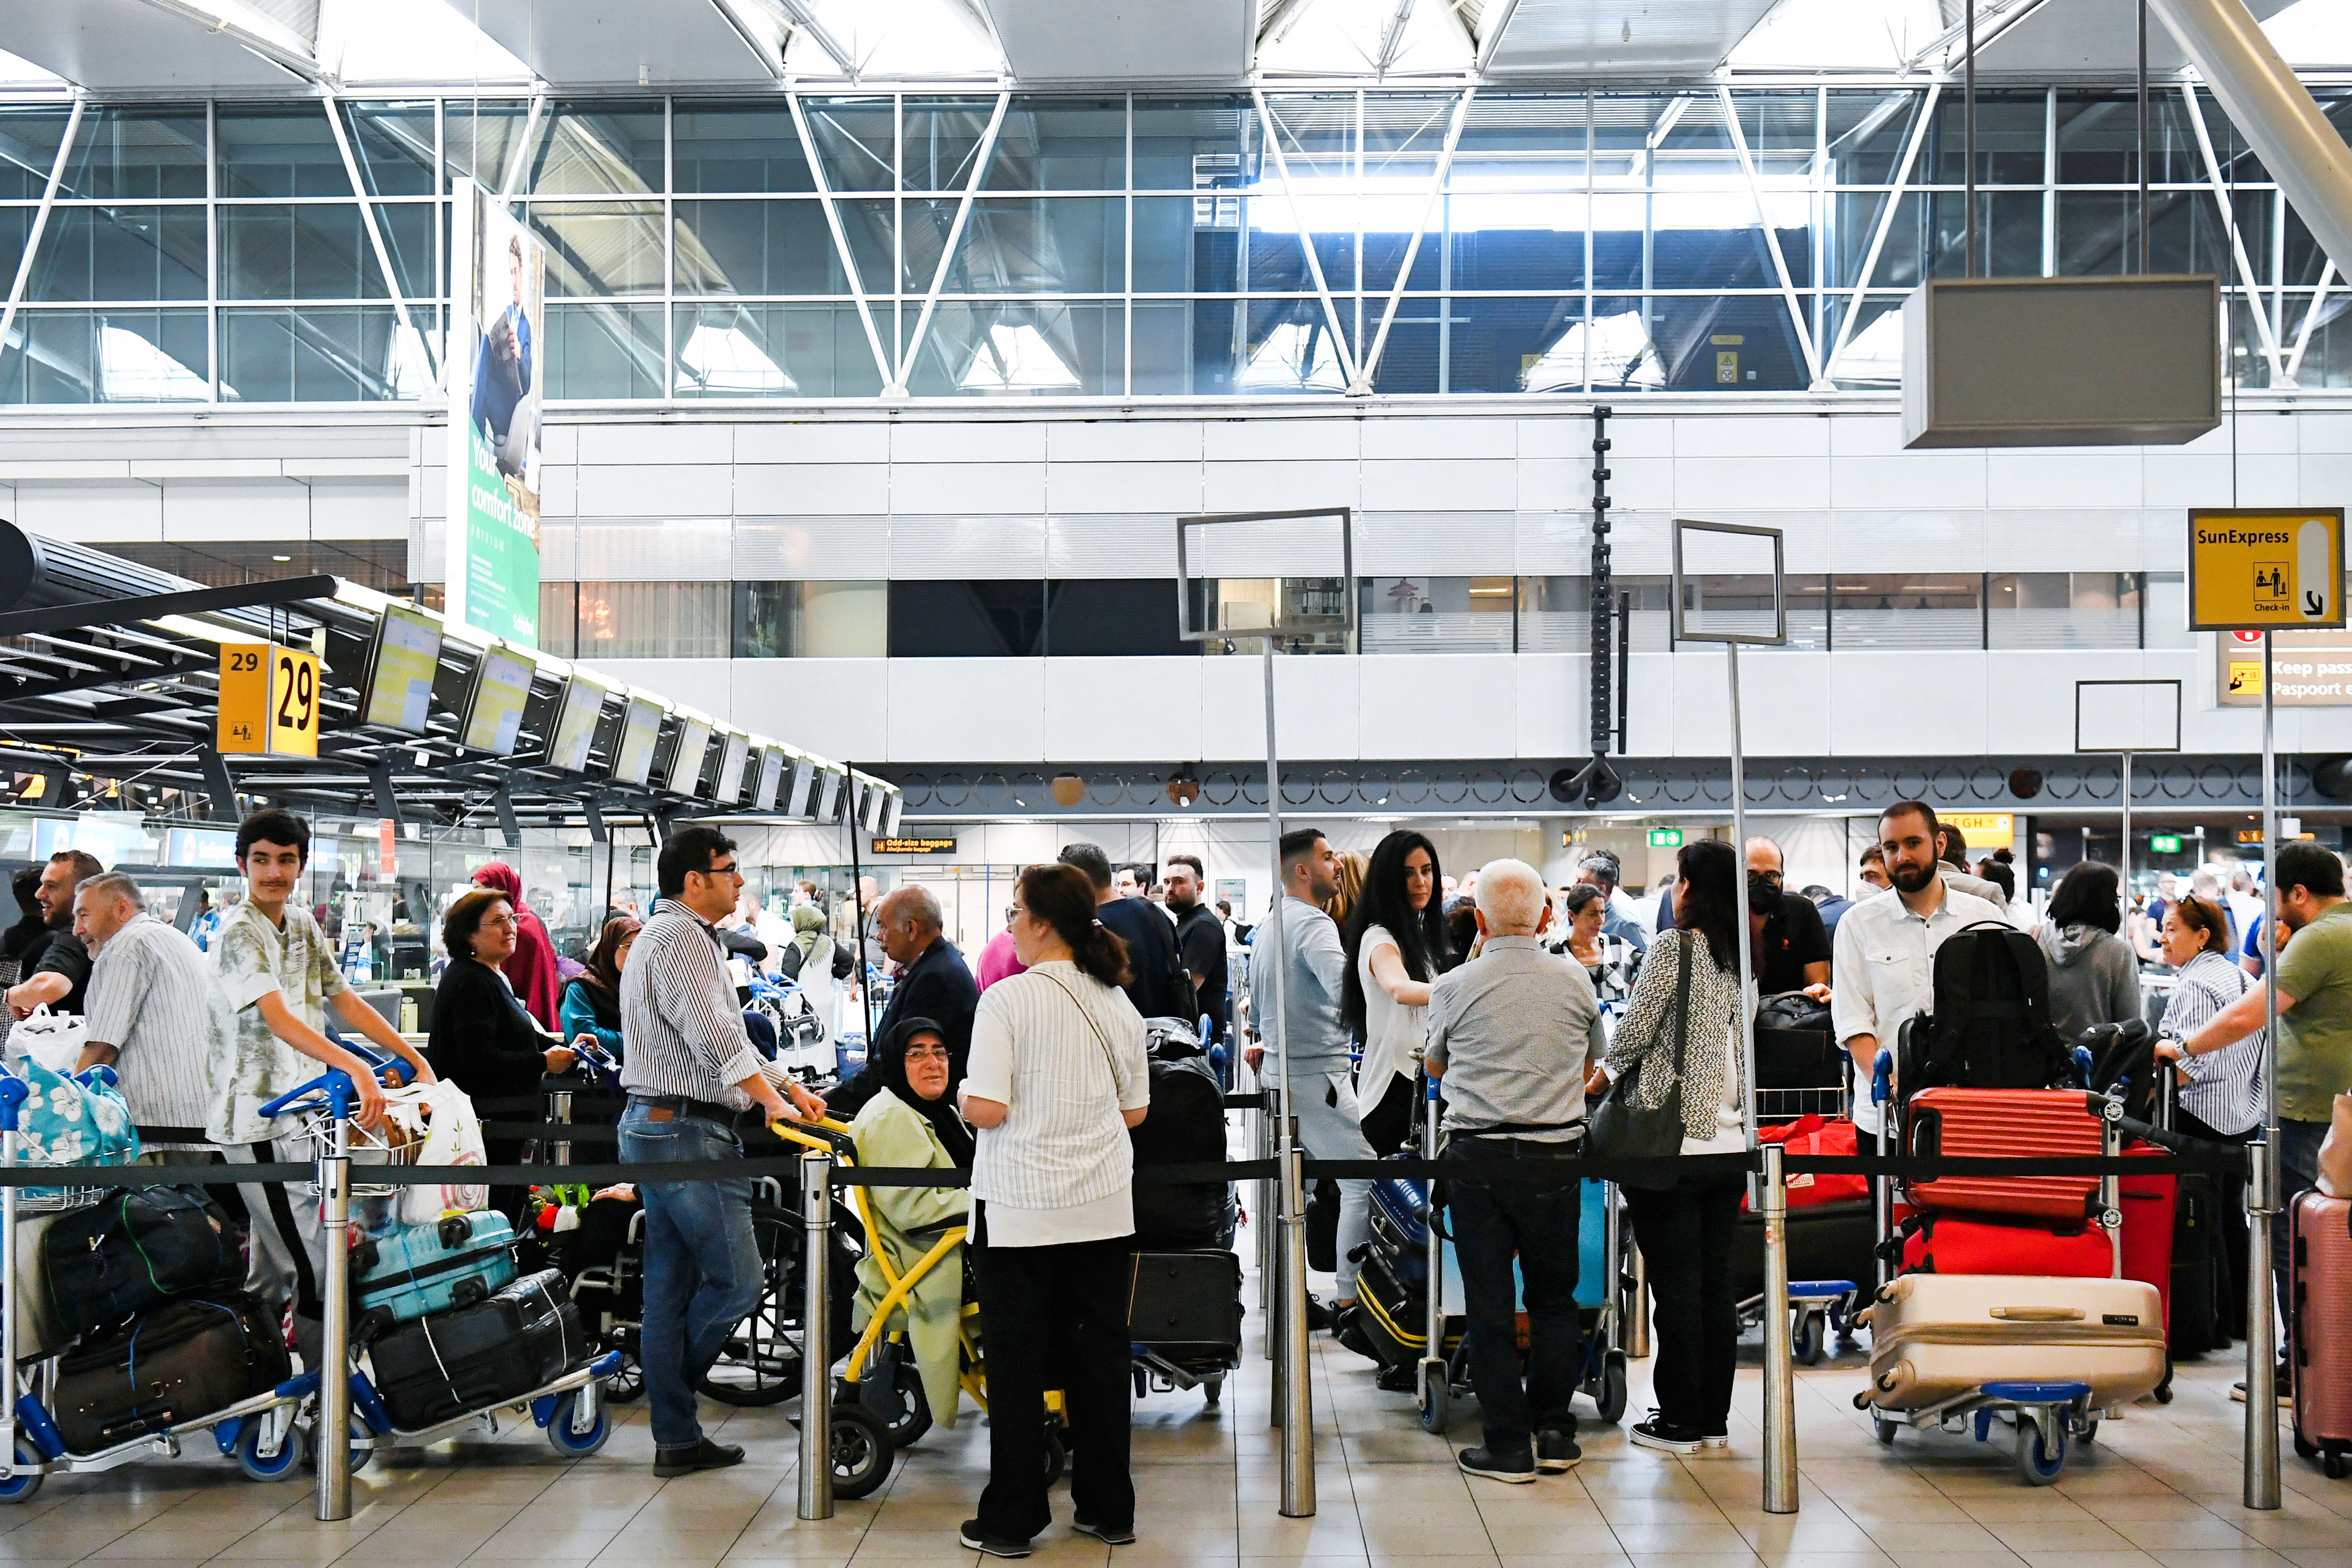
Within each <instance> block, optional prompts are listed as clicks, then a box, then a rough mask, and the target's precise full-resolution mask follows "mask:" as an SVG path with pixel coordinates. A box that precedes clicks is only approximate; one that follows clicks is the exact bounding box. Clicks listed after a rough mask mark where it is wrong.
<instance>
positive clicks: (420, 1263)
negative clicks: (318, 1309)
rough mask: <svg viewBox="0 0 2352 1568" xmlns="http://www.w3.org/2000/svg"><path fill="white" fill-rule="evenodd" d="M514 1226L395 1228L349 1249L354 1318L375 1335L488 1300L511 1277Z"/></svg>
mask: <svg viewBox="0 0 2352 1568" xmlns="http://www.w3.org/2000/svg"><path fill="white" fill-rule="evenodd" d="M514 1245H515V1234H514V1227H513V1226H511V1225H509V1224H508V1223H507V1217H506V1215H501V1214H493V1213H491V1212H489V1211H488V1210H483V1211H481V1212H479V1213H476V1214H453V1215H442V1216H441V1217H440V1218H439V1219H437V1220H436V1221H434V1222H433V1223H432V1224H431V1225H401V1226H393V1227H392V1228H391V1229H389V1230H387V1231H385V1232H384V1233H383V1235H381V1236H371V1237H367V1238H366V1239H365V1240H364V1241H362V1242H361V1243H360V1244H359V1245H358V1246H357V1247H353V1248H352V1321H353V1323H354V1324H355V1325H356V1326H357V1329H358V1331H359V1332H360V1334H361V1335H362V1337H366V1338H373V1337H374V1336H375V1335H377V1334H380V1333H382V1332H383V1331H384V1330H386V1329H388V1328H391V1327H392V1326H393V1325H394V1324H395V1323H405V1322H409V1321H414V1320H415V1319H417V1318H422V1317H425V1315H427V1314H428V1313H432V1312H442V1311H446V1310H449V1309H450V1308H452V1307H470V1306H473V1305H474V1304H475V1303H477V1302H479V1301H487V1300H489V1299H490V1297H492V1296H493V1295H495V1294H497V1293H498V1291H499V1289H501V1288H502V1287H504V1286H505V1285H506V1284H507V1283H508V1282H509V1281H510V1280H512V1279H514V1277H515V1260H514Z"/></svg>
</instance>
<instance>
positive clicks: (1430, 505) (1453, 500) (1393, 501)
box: [1363, 457, 1519, 511]
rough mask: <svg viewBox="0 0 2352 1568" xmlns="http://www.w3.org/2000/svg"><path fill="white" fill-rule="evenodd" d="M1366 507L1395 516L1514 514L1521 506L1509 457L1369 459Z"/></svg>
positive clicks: (1515, 474)
mask: <svg viewBox="0 0 2352 1568" xmlns="http://www.w3.org/2000/svg"><path fill="white" fill-rule="evenodd" d="M1363 485H1364V489H1363V495H1364V506H1365V508H1366V510H1390V511H1509V510H1513V509H1514V508H1516V507H1517V505H1518V504H1519V476H1518V471H1517V464H1516V463H1514V462H1512V461H1511V460H1510V459H1509V458H1408V459H1403V460H1398V461H1391V460H1389V459H1388V458H1385V457H1383V458H1365V459H1364V477H1363Z"/></svg>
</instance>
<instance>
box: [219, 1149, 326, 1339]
mask: <svg viewBox="0 0 2352 1568" xmlns="http://www.w3.org/2000/svg"><path fill="white" fill-rule="evenodd" d="M220 1152H221V1158H222V1159H224V1160H226V1162H227V1163H230V1164H232V1165H261V1164H268V1163H277V1162H286V1163H295V1164H303V1163H309V1162H310V1159H311V1157H312V1149H311V1146H310V1141H309V1140H307V1139H301V1138H279V1139H278V1140H276V1141H274V1142H268V1143H237V1144H227V1143H225V1144H222V1145H221V1146H220ZM236 1192H237V1196H239V1197H241V1198H243V1199H244V1200H245V1212H246V1214H247V1215H249V1216H250V1218H251V1222H252V1229H251V1230H250V1231H249V1232H248V1233H247V1243H246V1247H247V1263H246V1271H245V1288H246V1289H247V1290H250V1291H251V1292H253V1294H254V1295H256V1296H257V1297H259V1298H260V1299H261V1300H263V1301H264V1302H266V1303H267V1304H268V1306H270V1307H271V1308H273V1309H279V1310H282V1309H283V1308H284V1307H285V1306H286V1305H287V1304H288V1303H289V1302H291V1303H292V1304H293V1307H294V1348H295V1349H296V1350H298V1351H299V1352H301V1355H302V1364H303V1365H304V1366H305V1367H314V1366H317V1365H318V1364H319V1342H320V1336H321V1334H322V1333H323V1332H324V1325H323V1324H322V1323H321V1322H320V1313H321V1311H322V1310H323V1309H322V1308H321V1307H320V1296H319V1281H320V1279H322V1278H323V1277H324V1276H325V1274H326V1268H327V1227H326V1225H325V1222H324V1220H323V1219H322V1217H321V1216H320V1212H319V1188H318V1184H316V1183H315V1182H299V1183H291V1182H288V1183H280V1182H239V1183H238V1184H236Z"/></svg>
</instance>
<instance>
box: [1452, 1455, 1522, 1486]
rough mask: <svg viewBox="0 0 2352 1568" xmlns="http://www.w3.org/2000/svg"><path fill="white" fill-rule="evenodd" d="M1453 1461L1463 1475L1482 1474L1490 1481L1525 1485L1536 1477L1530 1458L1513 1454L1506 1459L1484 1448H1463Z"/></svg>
mask: <svg viewBox="0 0 2352 1568" xmlns="http://www.w3.org/2000/svg"><path fill="white" fill-rule="evenodd" d="M1455 1463H1457V1464H1459V1465H1460V1466H1461V1467H1462V1473H1463V1474H1464V1475H1465V1476H1484V1477H1486V1479H1488V1480H1490V1481H1509V1482H1511V1483H1512V1484H1513V1485H1515V1486H1525V1485H1526V1484H1527V1483H1528V1482H1529V1481H1532V1480H1534V1479H1536V1462H1535V1460H1534V1459H1533V1458H1525V1459H1522V1458H1517V1456H1514V1457H1513V1458H1510V1459H1505V1458H1502V1457H1501V1456H1499V1455H1496V1454H1492V1453H1489V1452H1488V1451H1487V1450H1486V1449H1484V1448H1465V1449H1463V1450H1462V1452H1461V1453H1460V1454H1459V1455H1458V1456H1456V1458H1455Z"/></svg>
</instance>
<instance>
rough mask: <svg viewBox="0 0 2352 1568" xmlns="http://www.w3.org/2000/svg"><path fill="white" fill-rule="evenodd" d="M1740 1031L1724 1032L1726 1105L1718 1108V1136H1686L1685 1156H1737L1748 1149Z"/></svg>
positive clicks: (1716, 1131)
mask: <svg viewBox="0 0 2352 1568" xmlns="http://www.w3.org/2000/svg"><path fill="white" fill-rule="evenodd" d="M1740 1058H1741V1047H1740V1041H1739V1031H1738V1030H1737V1029H1726V1030H1725V1031H1724V1032H1723V1062H1724V1067H1723V1103H1722V1104H1720V1105H1718V1106H1717V1107H1716V1108H1715V1136H1714V1137H1712V1138H1694V1137H1692V1136H1691V1135H1690V1134H1689V1133H1687V1132H1685V1133H1684V1134H1683V1152H1684V1153H1685V1154H1737V1153H1738V1152H1741V1151H1742V1150H1744V1149H1746V1148H1747V1147H1748V1115H1747V1108H1746V1107H1744V1106H1742V1105H1741V1104H1740V1103H1739V1080H1740V1079H1741V1078H1742V1077H1743V1076H1745V1075H1744V1073H1743V1072H1742V1070H1741V1069H1742V1066H1743V1064H1742V1062H1741V1059H1740Z"/></svg>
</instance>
